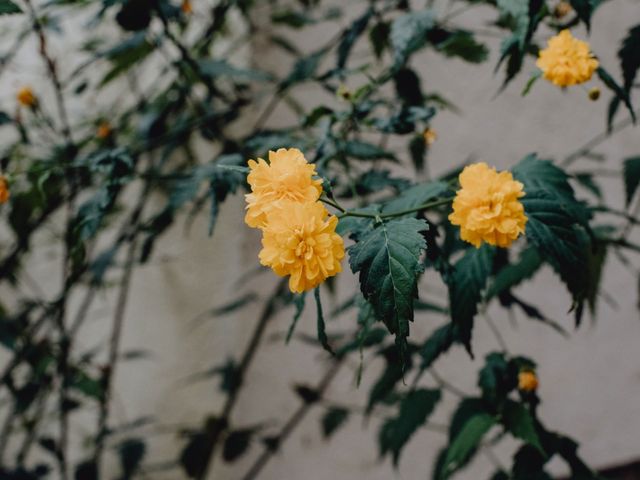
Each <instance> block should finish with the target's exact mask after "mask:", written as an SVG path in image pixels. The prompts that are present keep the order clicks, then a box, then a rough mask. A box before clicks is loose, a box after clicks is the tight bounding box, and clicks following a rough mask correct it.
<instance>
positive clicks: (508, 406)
mask: <svg viewBox="0 0 640 480" xmlns="http://www.w3.org/2000/svg"><path fill="white" fill-rule="evenodd" d="M501 418H502V423H503V425H504V427H505V428H506V429H507V430H508V431H509V432H510V433H511V434H512V435H513V436H514V437H516V438H519V439H520V440H523V441H525V442H527V443H528V444H529V445H532V446H533V447H535V448H537V449H538V450H540V452H541V453H544V450H543V448H542V445H541V444H540V438H538V434H537V432H536V428H535V425H534V420H533V416H532V415H531V413H530V412H529V410H527V408H526V407H525V406H524V405H522V404H521V403H518V402H514V401H513V400H507V401H506V403H505V404H504V407H503V409H502V417H501Z"/></svg>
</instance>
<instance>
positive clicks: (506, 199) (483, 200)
mask: <svg viewBox="0 0 640 480" xmlns="http://www.w3.org/2000/svg"><path fill="white" fill-rule="evenodd" d="M459 180H460V186H461V188H460V190H458V192H457V193H456V197H455V199H454V200H453V213H451V214H450V215H449V221H451V223H452V224H453V225H459V226H460V238H462V240H465V241H467V242H469V243H472V244H473V245H475V246H476V247H480V244H481V243H482V242H483V241H484V242H487V243H489V244H491V245H498V246H499V247H508V246H509V245H511V243H512V242H513V241H514V240H515V239H516V238H518V236H519V235H520V234H522V233H524V228H525V224H526V223H527V217H526V215H525V214H524V207H523V206H522V203H520V201H519V200H518V198H520V197H522V196H524V192H523V190H522V189H523V185H522V183H520V182H517V181H515V180H514V179H513V176H512V175H511V172H500V173H498V172H496V170H495V168H490V167H489V166H488V165H487V164H486V163H474V164H472V165H469V166H467V167H465V169H464V170H463V171H462V173H460V177H459Z"/></svg>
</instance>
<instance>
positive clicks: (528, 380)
mask: <svg viewBox="0 0 640 480" xmlns="http://www.w3.org/2000/svg"><path fill="white" fill-rule="evenodd" d="M537 389H538V377H537V376H536V373H535V372H533V371H531V370H523V371H521V372H520V373H518V390H521V391H523V392H533V391H535V390H537Z"/></svg>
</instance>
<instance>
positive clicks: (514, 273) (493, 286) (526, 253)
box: [485, 247, 544, 300]
mask: <svg viewBox="0 0 640 480" xmlns="http://www.w3.org/2000/svg"><path fill="white" fill-rule="evenodd" d="M543 263H544V260H543V258H542V257H541V256H540V253H538V250H536V249H535V248H533V247H529V248H527V249H525V250H523V251H522V252H521V253H520V257H519V258H518V261H517V262H515V263H512V264H509V265H506V266H505V267H503V268H501V269H500V270H499V271H498V273H497V274H496V275H495V277H493V280H492V281H491V283H490V285H489V288H488V289H487V293H486V294H485V299H486V300H490V299H492V298H493V297H495V296H498V295H500V294H501V293H502V292H506V291H509V290H511V289H512V288H513V287H516V286H517V285H519V284H520V283H522V282H523V281H525V280H528V279H529V278H531V277H532V276H533V275H534V274H535V273H536V272H537V271H538V270H539V269H540V267H541V266H542V264H543Z"/></svg>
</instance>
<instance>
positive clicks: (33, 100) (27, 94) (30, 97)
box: [16, 86, 38, 107]
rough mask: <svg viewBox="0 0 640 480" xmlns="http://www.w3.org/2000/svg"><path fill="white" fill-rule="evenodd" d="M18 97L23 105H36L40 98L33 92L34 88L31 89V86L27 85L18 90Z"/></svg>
mask: <svg viewBox="0 0 640 480" xmlns="http://www.w3.org/2000/svg"><path fill="white" fill-rule="evenodd" d="M16 99H17V100H18V103H19V104H20V105H22V106H23V107H34V106H35V105H36V104H37V103H38V99H37V97H36V95H35V93H33V90H31V87H26V86H25V87H22V88H21V89H20V90H18V93H16Z"/></svg>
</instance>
